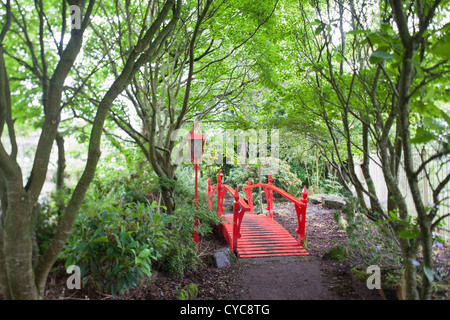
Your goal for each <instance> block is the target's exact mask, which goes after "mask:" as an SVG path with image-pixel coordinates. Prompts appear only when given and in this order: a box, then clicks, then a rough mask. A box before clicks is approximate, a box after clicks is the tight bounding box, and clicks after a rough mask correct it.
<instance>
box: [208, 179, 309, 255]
mask: <svg viewBox="0 0 450 320" xmlns="http://www.w3.org/2000/svg"><path fill="white" fill-rule="evenodd" d="M222 177H223V173H222V171H220V172H219V174H218V176H217V185H216V186H211V180H210V179H208V206H209V209H210V210H212V209H213V202H212V197H213V196H214V194H215V193H216V192H217V207H218V208H217V215H218V216H219V218H220V217H221V216H222V213H223V212H224V210H223V200H224V197H225V193H226V192H227V191H228V192H229V193H230V194H231V195H232V196H233V197H234V204H233V244H232V248H231V249H232V250H235V249H236V247H237V239H239V238H240V236H241V234H240V229H241V222H242V219H243V218H244V214H245V212H247V211H249V212H250V214H254V211H253V193H252V189H253V188H255V187H263V189H264V193H265V195H266V203H267V211H268V212H269V217H270V218H271V219H273V191H276V192H277V193H278V194H280V195H282V196H283V197H285V198H286V199H288V200H289V201H291V202H293V203H294V207H295V212H296V214H297V223H298V225H297V230H296V233H297V234H298V243H299V244H300V245H301V246H304V244H305V220H306V206H307V200H306V198H307V196H308V195H307V192H306V187H304V189H303V192H302V199H301V200H299V199H297V198H296V197H294V196H292V195H291V194H289V193H287V192H286V191H284V190H282V189H280V188H278V187H276V186H274V185H273V183H272V175H269V183H267V184H265V183H260V184H252V183H251V180H250V179H248V185H247V186H245V187H243V188H242V190H243V191H244V192H245V194H246V196H247V201H248V203H247V202H246V201H245V200H244V199H243V198H242V197H241V196H240V195H239V192H238V188H236V190H235V189H233V188H232V187H230V186H229V185H227V184H223V183H222Z"/></svg>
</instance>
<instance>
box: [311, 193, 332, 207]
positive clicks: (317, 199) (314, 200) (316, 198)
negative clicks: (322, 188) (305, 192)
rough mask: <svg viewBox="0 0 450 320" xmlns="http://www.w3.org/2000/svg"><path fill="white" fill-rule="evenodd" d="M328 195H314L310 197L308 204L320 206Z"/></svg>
mask: <svg viewBox="0 0 450 320" xmlns="http://www.w3.org/2000/svg"><path fill="white" fill-rule="evenodd" d="M326 196H327V195H326V194H321V193H317V194H312V195H310V196H308V202H310V203H312V204H319V203H322V199H323V197H326Z"/></svg>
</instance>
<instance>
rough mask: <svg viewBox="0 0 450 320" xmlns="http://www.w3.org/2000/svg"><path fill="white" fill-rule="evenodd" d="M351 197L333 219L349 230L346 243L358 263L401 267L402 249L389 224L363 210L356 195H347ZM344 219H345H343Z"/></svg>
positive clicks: (392, 267)
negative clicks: (369, 217) (369, 215)
mask: <svg viewBox="0 0 450 320" xmlns="http://www.w3.org/2000/svg"><path fill="white" fill-rule="evenodd" d="M346 197H347V199H348V201H347V203H346V205H345V206H344V207H343V210H342V213H343V215H344V216H342V213H341V212H340V211H335V212H334V220H335V221H336V222H337V223H338V225H339V226H340V227H341V228H343V229H344V230H345V231H346V233H347V236H348V237H347V247H348V248H349V250H350V252H351V259H352V260H353V263H354V264H355V265H360V266H361V267H363V266H364V267H367V266H369V265H378V266H380V267H384V268H387V269H399V268H401V261H400V260H401V251H400V247H399V244H398V242H397V240H396V237H395V236H394V234H393V233H392V230H391V229H389V227H388V225H387V224H385V223H383V222H382V221H373V220H370V219H368V218H367V216H366V215H364V214H363V213H362V209H361V208H360V206H359V201H358V199H357V198H355V197H352V196H350V195H346ZM343 220H344V221H343Z"/></svg>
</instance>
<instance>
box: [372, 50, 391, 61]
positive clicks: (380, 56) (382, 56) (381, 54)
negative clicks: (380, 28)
mask: <svg viewBox="0 0 450 320" xmlns="http://www.w3.org/2000/svg"><path fill="white" fill-rule="evenodd" d="M392 59H394V55H393V54H391V53H389V52H386V51H380V50H377V51H375V52H373V53H372V54H371V55H370V59H369V61H370V63H372V64H377V63H380V62H382V61H383V60H392Z"/></svg>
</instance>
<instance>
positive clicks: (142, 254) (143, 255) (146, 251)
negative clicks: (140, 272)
mask: <svg viewBox="0 0 450 320" xmlns="http://www.w3.org/2000/svg"><path fill="white" fill-rule="evenodd" d="M150 254H151V251H150V250H149V249H144V250H142V251H141V252H139V256H138V257H139V258H140V259H145V258H147V257H148V256H149V255H150Z"/></svg>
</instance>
